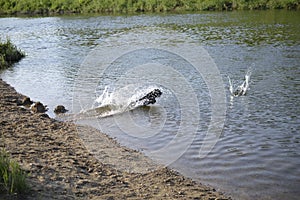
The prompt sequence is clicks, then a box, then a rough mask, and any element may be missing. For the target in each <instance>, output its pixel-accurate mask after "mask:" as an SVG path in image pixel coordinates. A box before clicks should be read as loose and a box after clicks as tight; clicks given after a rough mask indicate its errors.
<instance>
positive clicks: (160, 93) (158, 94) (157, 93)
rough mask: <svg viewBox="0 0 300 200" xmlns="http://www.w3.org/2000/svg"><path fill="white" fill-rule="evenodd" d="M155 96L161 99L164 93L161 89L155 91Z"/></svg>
mask: <svg viewBox="0 0 300 200" xmlns="http://www.w3.org/2000/svg"><path fill="white" fill-rule="evenodd" d="M153 94H154V96H155V97H160V96H161V95H162V92H161V91H160V89H155V90H153Z"/></svg>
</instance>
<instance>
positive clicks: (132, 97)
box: [81, 85, 164, 118]
mask: <svg viewBox="0 0 300 200" xmlns="http://www.w3.org/2000/svg"><path fill="white" fill-rule="evenodd" d="M154 89H160V90H162V91H163V88H161V87H159V86H156V85H148V86H142V87H139V86H136V85H127V86H125V87H122V88H119V89H114V88H111V87H109V86H106V87H105V88H104V90H103V92H102V93H101V94H100V95H99V97H97V98H96V100H95V101H94V104H93V105H92V108H91V109H88V110H83V111H82V112H81V114H85V115H88V116H89V117H100V118H101V117H108V116H111V115H116V114H121V113H124V112H127V111H130V110H133V109H135V108H138V107H140V106H143V101H138V100H139V99H140V98H142V97H144V96H145V95H146V94H148V93H149V92H151V91H153V90H154ZM163 93H164V92H163Z"/></svg>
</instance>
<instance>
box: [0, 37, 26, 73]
mask: <svg viewBox="0 0 300 200" xmlns="http://www.w3.org/2000/svg"><path fill="white" fill-rule="evenodd" d="M24 56H25V53H24V52H22V51H21V50H19V49H18V48H17V47H16V46H15V45H14V44H12V43H11V41H10V40H9V39H7V40H6V42H2V41H0V69H5V68H8V67H10V66H12V65H13V64H14V63H16V62H18V61H20V60H21V59H22V58H23V57H24Z"/></svg>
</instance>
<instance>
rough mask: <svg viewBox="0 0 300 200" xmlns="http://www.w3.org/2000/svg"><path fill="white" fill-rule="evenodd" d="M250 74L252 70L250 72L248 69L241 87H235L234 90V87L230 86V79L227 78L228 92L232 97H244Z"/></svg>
mask: <svg viewBox="0 0 300 200" xmlns="http://www.w3.org/2000/svg"><path fill="white" fill-rule="evenodd" d="M251 73H252V70H251V68H249V69H248V70H247V73H246V75H245V80H244V81H243V83H242V84H241V85H239V86H237V87H236V88H235V89H234V86H233V84H232V81H231V79H230V77H229V76H228V81H229V91H230V93H231V95H232V96H242V95H246V93H247V90H248V89H249V82H250V77H251Z"/></svg>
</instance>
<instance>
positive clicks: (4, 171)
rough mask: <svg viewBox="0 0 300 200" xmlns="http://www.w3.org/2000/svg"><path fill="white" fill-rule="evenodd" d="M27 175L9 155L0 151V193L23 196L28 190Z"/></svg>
mask: <svg viewBox="0 0 300 200" xmlns="http://www.w3.org/2000/svg"><path fill="white" fill-rule="evenodd" d="M26 177H27V174H26V173H25V172H24V171H23V170H22V169H21V167H20V165H19V164H18V163H17V162H16V161H14V160H11V159H10V157H9V155H8V153H7V152H6V151H5V150H4V149H2V150H1V151H0V192H1V193H6V194H17V195H18V194H22V193H25V192H26V191H27V190H28V188H29V187H28V185H27V183H26Z"/></svg>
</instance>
